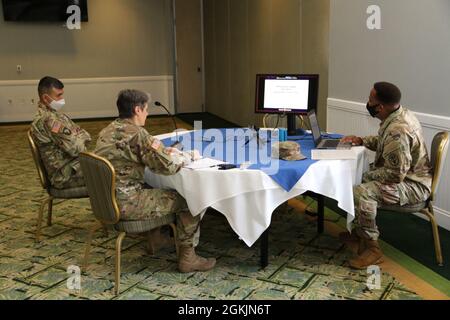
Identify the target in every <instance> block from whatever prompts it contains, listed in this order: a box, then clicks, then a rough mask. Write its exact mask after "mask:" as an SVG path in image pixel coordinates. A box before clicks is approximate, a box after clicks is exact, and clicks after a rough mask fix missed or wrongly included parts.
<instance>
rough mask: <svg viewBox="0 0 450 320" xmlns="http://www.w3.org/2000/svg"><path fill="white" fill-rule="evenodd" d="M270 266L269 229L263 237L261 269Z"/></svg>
mask: <svg viewBox="0 0 450 320" xmlns="http://www.w3.org/2000/svg"><path fill="white" fill-rule="evenodd" d="M268 265H269V228H267V229H266V231H264V233H263V234H262V235H261V268H263V269H264V268H265V267H267V266H268Z"/></svg>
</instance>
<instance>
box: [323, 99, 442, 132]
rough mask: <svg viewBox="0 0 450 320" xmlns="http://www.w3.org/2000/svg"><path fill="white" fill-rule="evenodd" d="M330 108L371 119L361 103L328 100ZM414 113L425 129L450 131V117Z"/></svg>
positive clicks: (364, 105)
mask: <svg viewBox="0 0 450 320" xmlns="http://www.w3.org/2000/svg"><path fill="white" fill-rule="evenodd" d="M328 108H332V109H336V110H342V111H347V112H352V113H358V114H361V115H364V116H366V117H368V118H370V116H369V115H368V113H367V110H366V104H365V103H361V102H354V101H349V100H341V99H335V98H328ZM406 108H408V106H406ZM411 111H413V110H411ZM413 112H414V113H415V115H416V116H417V119H419V121H420V123H421V124H422V126H423V127H427V128H430V129H436V130H447V131H450V117H445V116H439V115H434V114H426V113H422V112H416V111H413Z"/></svg>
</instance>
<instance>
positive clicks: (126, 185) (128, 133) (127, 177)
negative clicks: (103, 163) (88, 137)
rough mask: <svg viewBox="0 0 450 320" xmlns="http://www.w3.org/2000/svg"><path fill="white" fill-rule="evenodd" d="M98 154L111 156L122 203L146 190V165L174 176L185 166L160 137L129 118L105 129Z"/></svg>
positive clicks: (98, 143) (106, 156) (98, 144)
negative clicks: (170, 152)
mask: <svg viewBox="0 0 450 320" xmlns="http://www.w3.org/2000/svg"><path fill="white" fill-rule="evenodd" d="M95 153H96V154H97V155H99V156H101V157H104V158H106V159H108V160H109V161H110V162H111V164H112V165H113V167H114V169H115V171H116V191H117V200H118V201H119V205H121V204H124V203H125V202H126V201H127V200H128V199H130V198H134V197H135V196H136V195H137V193H139V191H140V190H142V189H143V186H144V170H145V167H146V166H147V167H148V168H149V169H150V170H152V171H153V172H156V173H158V174H163V175H172V174H175V173H177V172H178V171H179V170H180V168H181V167H182V165H183V161H182V160H181V161H180V159H179V157H178V156H174V155H170V154H169V152H168V150H167V149H166V148H165V147H164V144H163V143H162V142H161V141H160V140H158V139H157V138H155V137H153V136H151V135H150V134H149V133H148V132H147V130H145V129H144V128H143V127H140V126H137V125H135V124H134V123H133V122H132V121H131V120H129V119H117V120H115V121H114V122H112V123H111V124H110V125H109V126H107V127H106V128H105V129H103V130H102V131H101V132H100V134H99V138H98V140H97V146H96V148H95Z"/></svg>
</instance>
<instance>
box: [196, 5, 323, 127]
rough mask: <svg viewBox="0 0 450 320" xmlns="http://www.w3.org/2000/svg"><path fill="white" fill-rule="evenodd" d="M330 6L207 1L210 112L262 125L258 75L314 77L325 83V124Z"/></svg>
mask: <svg viewBox="0 0 450 320" xmlns="http://www.w3.org/2000/svg"><path fill="white" fill-rule="evenodd" d="M328 6H329V0H205V1H204V12H205V64H206V70H205V71H206V76H205V77H206V110H207V111H208V112H211V113H213V114H215V115H218V116H220V117H222V118H224V119H226V120H228V121H232V122H234V123H236V124H239V125H243V126H246V125H248V124H252V123H259V124H261V117H260V116H257V115H255V113H254V103H255V101H254V100H255V97H254V95H255V93H254V92H255V80H256V74H258V73H301V72H303V73H306V72H309V73H313V72H314V73H320V74H321V77H322V80H321V85H322V86H321V88H320V93H321V99H320V102H319V103H320V118H321V119H325V112H324V111H322V110H326V107H325V103H324V101H326V96H327V83H328V80H327V79H328V73H327V70H328V15H329V8H328ZM309 12H311V13H312V14H311V15H310V14H309ZM313 15H314V16H313ZM316 37H320V40H317V39H316ZM303 38H305V39H303Z"/></svg>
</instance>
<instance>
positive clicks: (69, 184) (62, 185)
mask: <svg viewBox="0 0 450 320" xmlns="http://www.w3.org/2000/svg"><path fill="white" fill-rule="evenodd" d="M55 180H56V181H55V182H54V183H53V186H54V187H55V188H57V189H69V188H79V187H84V186H85V185H86V184H85V182H84V177H83V172H82V171H81V166H80V162H79V160H78V159H77V160H76V161H74V162H73V163H72V164H70V165H66V166H65V167H64V168H63V169H62V172H61V174H59V175H58V177H56V179H55ZM61 180H62V181H61Z"/></svg>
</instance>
